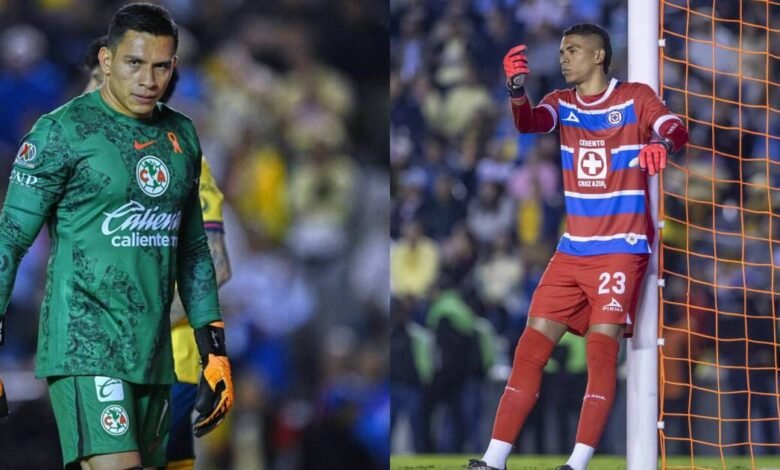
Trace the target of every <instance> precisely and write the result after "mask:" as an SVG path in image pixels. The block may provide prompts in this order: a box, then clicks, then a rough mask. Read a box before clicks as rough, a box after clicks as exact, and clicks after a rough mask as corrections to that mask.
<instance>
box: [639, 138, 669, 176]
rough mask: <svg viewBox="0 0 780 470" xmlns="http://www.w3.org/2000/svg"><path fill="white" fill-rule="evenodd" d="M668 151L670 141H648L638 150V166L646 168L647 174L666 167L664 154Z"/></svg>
mask: <svg viewBox="0 0 780 470" xmlns="http://www.w3.org/2000/svg"><path fill="white" fill-rule="evenodd" d="M669 151H671V143H670V142H666V141H660V142H650V143H649V144H647V145H645V146H644V147H642V150H640V151H639V168H641V169H642V170H647V174H648V175H650V176H653V175H654V174H656V173H658V172H659V171H661V170H663V169H664V168H666V154H667V153H668V152H669Z"/></svg>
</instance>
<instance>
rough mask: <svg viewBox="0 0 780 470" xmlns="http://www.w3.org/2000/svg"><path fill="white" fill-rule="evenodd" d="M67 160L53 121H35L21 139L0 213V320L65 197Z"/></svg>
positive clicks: (60, 133) (66, 149) (67, 152)
mask: <svg viewBox="0 0 780 470" xmlns="http://www.w3.org/2000/svg"><path fill="white" fill-rule="evenodd" d="M71 159H72V151H71V149H70V146H69V144H68V142H67V140H66V138H65V136H64V131H63V130H62V127H61V126H60V125H59V124H58V123H56V122H54V121H53V120H51V119H46V118H44V119H41V120H39V121H38V122H37V123H36V125H35V126H34V127H33V129H32V130H31V131H30V133H29V134H27V135H26V136H25V138H24V139H23V143H22V145H21V147H20V148H19V151H18V153H17V155H16V160H15V161H14V166H13V168H12V170H11V177H10V182H9V186H8V193H7V195H6V198H5V202H4V204H3V211H2V214H0V307H2V309H1V310H0V315H4V314H5V309H6V308H7V307H8V301H9V298H10V295H11V290H12V288H13V285H14V281H15V279H16V272H17V269H18V268H19V262H20V261H21V259H22V257H23V256H24V254H25V253H27V249H28V248H29V247H30V245H32V243H33V241H35V237H36V236H37V235H38V232H40V230H41V227H42V226H43V224H44V222H45V221H46V220H47V219H49V217H50V216H51V215H52V213H53V212H54V210H55V207H56V205H57V203H58V201H59V200H60V197H61V196H62V194H63V192H64V189H65V185H66V183H67V181H68V178H69V177H70V170H69V162H70V161H71ZM55 223H56V222H55Z"/></svg>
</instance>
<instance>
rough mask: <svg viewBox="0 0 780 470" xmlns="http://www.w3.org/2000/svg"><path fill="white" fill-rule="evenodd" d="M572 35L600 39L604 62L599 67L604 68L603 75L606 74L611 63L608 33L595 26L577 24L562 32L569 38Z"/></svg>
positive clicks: (610, 45)
mask: <svg viewBox="0 0 780 470" xmlns="http://www.w3.org/2000/svg"><path fill="white" fill-rule="evenodd" d="M572 34H578V35H580V36H598V37H600V38H601V46H602V47H603V48H604V62H603V63H602V64H601V66H602V67H604V73H608V72H609V63H610V62H612V43H611V42H610V40H609V33H608V32H607V30H605V29H604V28H602V27H601V26H599V25H597V24H592V23H579V24H575V25H574V26H572V27H571V28H569V29H567V30H565V31H564V32H563V35H564V36H570V35H572Z"/></svg>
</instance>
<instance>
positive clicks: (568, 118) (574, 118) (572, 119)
mask: <svg viewBox="0 0 780 470" xmlns="http://www.w3.org/2000/svg"><path fill="white" fill-rule="evenodd" d="M563 120H564V121H567V122H576V123H579V122H580V118H578V117H577V115H576V114H574V111H569V115H568V116H566V117H565V118H563Z"/></svg>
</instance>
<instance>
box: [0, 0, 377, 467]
mask: <svg viewBox="0 0 780 470" xmlns="http://www.w3.org/2000/svg"><path fill="white" fill-rule="evenodd" d="M125 3H129V2H122V1H108V0H0V109H1V110H2V119H0V175H8V174H9V173H10V167H11V164H12V162H13V158H14V155H15V154H16V151H17V147H18V145H19V141H20V139H21V137H22V136H23V135H24V133H25V132H26V131H27V130H28V129H29V128H30V126H31V125H32V124H33V123H34V122H35V120H36V119H37V118H38V117H39V116H40V115H41V114H43V113H46V112H49V111H51V110H53V109H54V108H56V107H57V106H59V105H61V104H63V103H65V102H66V101H67V100H69V99H70V98H72V97H74V96H76V95H78V94H80V93H81V92H82V90H83V88H84V86H85V85H86V82H87V79H88V74H87V73H86V72H85V71H84V70H83V69H82V68H81V63H82V60H83V57H84V54H85V53H86V50H87V45H88V44H89V43H90V41H91V40H92V39H94V38H96V37H98V36H100V35H103V34H105V33H106V31H107V26H108V23H109V20H110V18H111V15H112V14H113V13H114V12H115V11H116V10H117V9H118V8H119V7H120V6H121V5H123V4H125ZM157 3H160V4H163V5H165V6H166V7H167V8H168V9H169V10H170V12H171V14H172V16H173V17H174V19H175V21H177V23H178V24H179V27H180V48H179V58H180V60H179V71H180V75H181V78H180V81H179V84H178V87H177V91H176V93H175V95H174V97H173V98H172V100H171V101H170V104H171V105H172V106H173V107H175V108H177V109H179V110H181V111H183V112H185V113H186V114H188V115H189V116H190V117H192V118H193V120H194V121H195V123H196V126H197V128H198V131H199V135H200V139H201V142H202V145H203V149H204V154H205V156H206V158H207V159H208V161H209V163H210V166H211V168H212V169H213V172H214V176H215V178H216V180H217V183H218V185H219V187H220V188H221V189H222V191H223V192H224V194H225V200H226V205H225V231H226V240H227V247H228V252H229V259H230V263H231V266H232V270H233V276H232V279H231V280H230V281H229V282H228V283H227V284H226V285H225V286H224V287H223V288H222V289H221V291H220V300H221V303H222V306H223V311H224V317H225V321H226V325H227V331H226V333H227V344H228V351H229V354H230V358H231V362H232V365H233V374H234V382H235V387H236V405H235V407H234V408H233V411H232V412H231V413H230V415H229V418H228V420H227V421H226V423H225V424H224V425H222V426H221V427H220V428H218V429H217V430H216V431H215V432H213V433H212V434H210V435H209V436H207V437H206V438H204V439H202V440H199V441H198V443H197V453H198V463H197V468H203V469H206V468H237V469H260V468H267V469H285V470H287V469H295V468H306V469H317V468H322V469H326V468H335V467H334V466H333V465H334V462H338V463H339V464H340V465H343V466H346V467H347V468H377V469H381V468H387V467H388V459H387V456H388V453H389V441H388V438H387V436H388V430H389V408H390V402H389V381H388V374H387V369H388V360H387V357H388V340H387V338H388V335H387V331H388V325H389V323H388V319H389V303H388V294H387V292H388V286H389V268H388V252H389V244H388V238H387V232H388V222H387V221H388V220H389V213H390V205H389V200H388V197H387V195H388V193H389V184H388V181H389V179H388V170H387V149H388V147H389V143H388V133H387V128H388V119H387V115H388V99H387V88H388V66H387V43H388V30H389V21H388V20H389V17H388V11H387V8H386V5H385V4H384V3H383V2H381V1H379V0H306V1H304V0H279V1H273V2H258V1H251V0H162V1H159V2H157ZM0 181H2V183H0V193H2V194H4V193H5V190H6V186H7V183H6V181H7V179H6V178H0ZM47 255H48V244H47V241H46V239H45V235H44V236H42V237H40V238H39V240H38V241H36V243H35V244H34V245H33V246H32V248H31V249H30V251H29V253H28V254H27V256H26V257H25V258H24V261H23V263H22V266H21V268H20V270H19V274H18V277H17V280H16V285H15V288H14V292H13V296H12V299H11V303H10V305H9V308H8V311H7V318H8V322H7V326H8V328H7V332H8V339H7V342H6V345H5V347H3V348H0V377H1V378H2V379H3V380H4V381H5V384H6V390H7V393H8V395H9V399H10V400H11V402H10V405H11V408H12V413H13V414H12V415H11V416H10V417H9V418H8V419H7V420H4V421H3V422H0V467H2V468H15V469H23V468H31V469H32V468H35V469H40V468H57V466H58V465H61V463H60V460H59V459H60V451H59V444H58V441H57V435H56V428H55V425H54V421H53V416H52V415H51V410H50V408H49V404H48V396H47V392H46V386H45V382H43V381H36V380H35V379H34V378H33V375H32V370H33V360H34V351H35V341H36V335H37V320H38V308H39V305H40V301H41V299H42V289H43V286H44V282H45V263H46V258H47Z"/></svg>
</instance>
